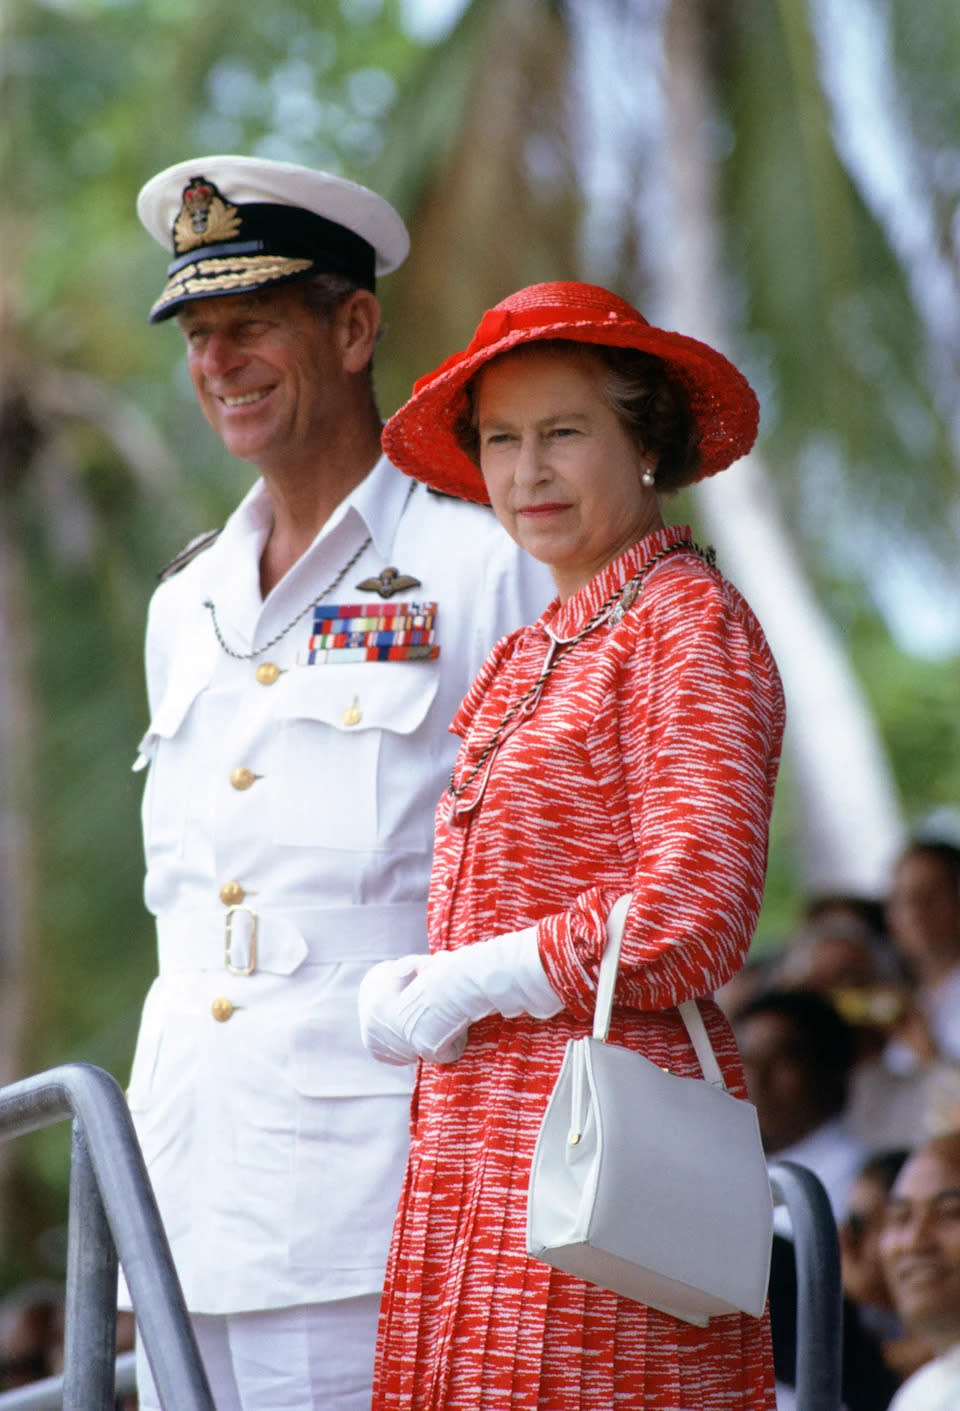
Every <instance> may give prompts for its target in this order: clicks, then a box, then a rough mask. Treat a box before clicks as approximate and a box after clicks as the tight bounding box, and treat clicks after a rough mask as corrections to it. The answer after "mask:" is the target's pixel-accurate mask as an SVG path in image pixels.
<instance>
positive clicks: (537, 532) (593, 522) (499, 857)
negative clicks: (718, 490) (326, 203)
mask: <svg viewBox="0 0 960 1411" xmlns="http://www.w3.org/2000/svg"><path fill="white" fill-rule="evenodd" d="M756 425H757V407H756V400H755V398H754V396H753V393H752V391H751V390H750V388H749V386H748V384H747V383H746V382H745V380H744V379H743V378H742V377H741V375H740V374H739V373H738V372H737V370H736V369H735V368H734V367H732V366H731V364H730V363H729V362H727V360H726V359H725V358H723V357H721V356H720V354H718V353H716V352H714V351H713V350H712V349H711V348H708V347H706V346H705V345H703V344H700V343H697V342H695V341H694V340H693V339H690V338H684V337H681V336H680V335H677V334H672V333H664V332H663V331H661V330H659V329H656V328H652V327H650V326H649V325H648V324H647V323H646V322H645V321H644V320H643V319H642V318H641V316H640V315H639V314H638V313H637V312H636V310H635V309H633V308H631V306H630V305H629V304H626V303H624V302H623V301H622V300H621V299H618V298H616V297H615V296H614V295H612V294H609V293H607V291H606V290H603V289H598V288H596V287H594V286H590V285H583V284H544V285H536V286H533V287H532V288H530V289H525V290H522V291H521V292H520V293H518V294H514V295H512V296H511V297H510V298H508V299H506V300H504V301H503V303H502V304H500V305H498V306H497V307H496V308H495V309H493V310H491V311H489V312H488V313H487V314H486V315H485V316H484V318H483V320H482V322H481V323H480V326H479V328H478V330H477V332H476V334H475V336H474V339H473V341H472V343H471V344H470V346H469V347H468V348H467V350H466V351H465V352H463V353H458V354H456V355H455V356H454V357H452V358H450V359H448V361H447V362H446V363H444V364H443V365H442V366H441V367H440V368H439V369H438V370H437V371H436V372H434V373H432V374H430V375H429V376H427V377H425V378H423V379H421V381H420V382H419V383H417V385H416V387H415V389H414V395H413V397H412V398H411V400H410V401H409V402H408V403H407V405H406V406H405V407H403V408H402V409H401V411H400V412H398V413H397V414H396V416H394V417H393V418H392V419H391V421H390V422H389V423H388V425H387V428H386V432H385V441H384V444H385V449H386V451H387V454H388V455H389V456H390V458H391V460H393V461H394V462H395V464H397V465H399V466H400V467H401V468H402V469H403V470H405V471H406V472H407V473H408V474H410V475H413V476H415V477H417V478H418V479H422V480H424V481H425V482H426V483H427V484H428V485H429V486H431V487H432V488H434V489H436V490H440V491H442V492H446V493H452V494H457V495H460V496H464V497H467V498H469V499H474V500H480V501H484V500H487V499H489V500H490V502H491V503H492V505H493V508H494V510H495V511H496V514H497V516H498V518H499V519H500V520H501V522H502V523H503V525H504V526H505V528H506V529H507V530H508V532H509V533H510V534H511V535H512V536H513V538H514V539H516V541H517V542H518V543H519V544H521V545H522V546H523V547H524V548H526V549H528V550H529V552H530V553H531V554H533V555H534V556H535V557H536V558H538V559H540V560H541V561H542V562H544V563H546V564H548V565H549V566H550V569H551V571H552V573H553V577H554V580H555V583H556V586H557V593H558V596H557V598H556V599H555V600H554V601H553V602H552V603H551V604H550V605H549V607H548V608H547V609H546V611H545V612H544V614H543V616H542V617H541V618H540V620H539V621H538V622H537V623H536V624H535V625H534V626H533V627H529V628H525V629H523V630H521V631H519V632H515V633H513V634H512V635H510V636H508V637H505V638H503V639H502V640H501V641H500V642H499V643H498V644H497V645H496V647H495V648H494V650H493V652H492V653H491V654H490V657H489V658H488V660H487V662H486V664H485V666H484V667H483V668H482V670H481V672H480V675H479V676H478V678H477V680H476V682H475V683H474V685H473V687H472V688H471V690H470V692H469V693H468V695H467V697H466V699H465V700H464V702H463V704H462V706H461V708H460V710H459V711H458V713H457V715H456V717H455V719H454V722H453V726H452V729H453V730H454V731H455V732H456V733H457V734H459V735H460V736H461V737H462V739H463V745H462V748H461V750H460V754H459V756H458V759H457V763H456V767H455V769H454V771H453V774H452V777H451V782H450V788H449V790H448V791H447V794H446V795H445V797H444V798H443V799H442V800H441V802H440V805H439V807H438V811H437V820H436V851H435V860H434V868H433V876H432V883H431V891H430V908H429V922H428V925H429V938H430V950H431V954H430V956H429V957H422V956H412V957H410V958H409V959H408V960H406V961H394V962H389V963H387V964H386V965H382V966H377V967H375V968H374V970H373V971H371V972H370V974H369V975H368V977H367V979H366V980H365V982H364V986H363V990H362V993H361V1024H362V1028H363V1031H364V1037H365V1040H366V1042H367V1045H368V1047H369V1048H370V1049H371V1051H372V1052H373V1053H374V1054H375V1055H376V1056H377V1057H379V1058H381V1059H383V1060H385V1061H387V1062H395V1063H403V1062H411V1061H414V1060H415V1059H416V1058H418V1057H419V1058H423V1059H425V1060H427V1061H426V1062H424V1063H422V1064H421V1068H420V1074H419V1079H418V1086H417V1089H416V1092H415V1095H414V1100H413V1109H412V1147H411V1154H410V1160H409V1164H408V1168H407V1173H406V1179H405V1184H404V1190H403V1194H402V1198H401V1202H400V1208H399V1214H398V1218H397V1224H396V1227H395V1231H394V1240H393V1246H392V1251H391V1257H390V1264H389V1269H388V1276H387V1288H386V1293H385V1296H384V1303H383V1311H382V1315H381V1326H380V1344H379V1358H378V1373H377V1379H376V1388H375V1395H374V1407H375V1408H376V1411H400V1408H403V1411H410V1408H416V1411H426V1408H431V1411H440V1408H444V1409H445V1411H450V1408H456V1411H471V1409H472V1408H490V1411H493V1409H494V1408H496V1411H503V1409H504V1408H507V1407H510V1408H517V1411H520V1408H523V1409H524V1411H526V1408H535V1407H539V1408H549V1411H586V1409H587V1408H601V1407H602V1408H608V1407H611V1406H613V1405H614V1404H615V1403H616V1405H618V1406H621V1405H622V1406H624V1407H664V1408H666V1407H670V1408H684V1411H692V1409H693V1408H697V1411H701V1409H702V1408H705V1409H706V1411H734V1408H737V1411H741V1409H742V1411H746V1409H747V1408H749V1411H755V1408H763V1409H764V1411H767V1408H772V1407H773V1405H774V1399H773V1395H774V1394H773V1373H772V1365H771V1361H770V1353H769V1334H768V1329H767V1326H766V1321H765V1320H755V1319H751V1318H748V1317H740V1316H732V1317H724V1318H719V1319H715V1320H713V1321H712V1322H711V1323H710V1325H709V1327H708V1328H706V1329H698V1328H695V1327H693V1326H691V1325H689V1324H687V1323H683V1322H679V1321H677V1320H676V1319H674V1318H671V1317H669V1316H667V1315H665V1314H662V1313H659V1312H656V1311H654V1310H652V1309H648V1308H646V1307H644V1306H643V1305H641V1304H638V1303H633V1302H630V1301H629V1300H626V1299H622V1298H619V1297H617V1296H616V1295H615V1294H613V1293H610V1292H608V1291H606V1290H604V1289H600V1288H598V1287H595V1286H593V1285H591V1284H587V1283H584V1282H583V1281H581V1280H579V1279H576V1278H573V1277H571V1276H569V1275H567V1274H564V1273H561V1272H559V1271H557V1270H556V1269H553V1268H551V1267H549V1266H548V1265H546V1264H544V1263H540V1262H538V1261H536V1260H533V1259H530V1258H528V1257H527V1255H526V1253H525V1247H524V1230H525V1216H526V1190H527V1177H528V1173H529V1169H530V1159H531V1155H532V1151H533V1145H534V1141H535V1138H536V1134H537V1130H538V1127H539V1124H540V1121H541V1118H542V1116H543V1112H544V1108H545V1106H546V1102H547V1098H548V1096H549V1094H550V1091H551V1089H552V1087H553V1084H554V1081H555V1079H556V1077H557V1073H558V1070H559V1066H560V1062H561V1059H562V1056H563V1052H564V1048H565V1045H566V1043H567V1040H568V1039H569V1038H571V1037H573V1036H581V1035H583V1034H584V1033H585V1032H588V1031H589V1027H590V1024H591V1020H592V1015H593V1008H594V998H595V991H596V980H597V972H598V966H599V961H600V957H601V954H602V951H603V946H604V943H605V940H606V930H605V924H606V918H607V914H608V913H609V911H610V909H611V907H612V906H613V904H614V902H615V901H616V899H617V898H618V897H620V896H621V895H622V894H623V893H624V892H628V891H629V892H632V894H633V900H632V903H631V906H630V910H629V912H628V916H627V921H626V927H625V931H624V944H623V953H622V959H621V962H620V979H619V982H618V988H617V1006H616V1007H615V1009H614V1017H613V1024H612V1027H611V1038H612V1039H613V1041H614V1042H616V1043H620V1044H626V1045H628V1046H632V1047H635V1048H637V1049H638V1050H640V1051H641V1052H642V1053H644V1054H646V1055H647V1056H648V1057H649V1058H651V1059H652V1060H654V1061H655V1062H657V1063H659V1064H662V1065H663V1066H669V1067H671V1068H673V1069H675V1070H676V1071H678V1072H680V1073H684V1074H692V1075H698V1076H699V1068H698V1066H697V1061H696V1058H695V1056H694V1054H693V1050H692V1048H691V1045H690V1043H689V1040H688V1038H687V1035H686V1031H685V1029H684V1027H683V1023H682V1021H681V1019H680V1017H679V1015H678V1014H677V1012H676V1010H675V1009H674V1008H673V1006H675V1005H676V1004H677V1003H678V1002H679V1001H681V1000H684V999H689V998H692V997H695V996H696V997H699V996H705V995H709V994H710V993H711V992H712V991H713V990H714V989H715V988H716V987H717V986H719V985H722V984H723V983H724V982H725V981H726V980H728V979H729V978H730V977H731V975H733V973H734V972H735V971H736V970H737V969H738V967H739V966H740V964H741V963H742V961H743V958H744V955H745V954H746V951H747V947H748V945H749V942H750V937H751V933H752V931H753V927H754V924H755V922H756V918H757V912H758V909H759V906H760V900H761V895H762V890H763V877H764V869H765V864H766V846H767V827H768V820H769V813H770V807H771V802H772V797H773V785H774V777H775V774H776V768H777V761H778V754H779V748H780V737H781V732H782V725H783V700H782V693H781V688H780V683H779V678H778V676H777V671H776V667H775V665H774V662H773V659H772V657H771V655H770V652H769V649H768V647H767V645H766V642H765V641H764V638H763V635H762V633H761V631H760V629H759V627H758V625H757V623H756V621H755V620H754V618H753V616H752V614H751V612H750V610H749V608H748V607H747V606H746V604H745V603H744V602H743V600H742V599H741V598H740V597H739V595H738V594H737V592H736V591H735V589H733V588H732V587H731V586H730V585H729V584H727V583H726V582H725V581H724V580H723V579H722V578H721V577H720V575H719V574H718V573H717V572H716V570H715V569H714V568H713V567H712V566H711V564H710V562H709V561H708V560H707V559H706V558H705V556H704V555H702V554H701V553H700V551H699V550H698V549H696V547H695V546H694V545H693V543H692V541H691V539H690V535H689V532H688V531H687V530H686V529H682V528H674V529H668V528H665V527H664V524H663V521H662V519H661V515H660V503H659V495H660V493H663V492H667V491H669V490H673V489H676V488H678V487H679V486H681V485H684V484H688V483H689V482H691V481H693V480H695V479H697V478H699V477H700V476H702V475H709V474H712V473H713V472H715V471H718V470H721V469H723V467H724V466H726V465H728V464H730V462H731V461H733V460H735V459H736V458H737V457H738V456H741V455H743V454H745V452H746V451H747V450H749V448H750V445H751V444H752V442H753V439H754V436H755V434H756ZM702 1009H703V1013H704V1017H705V1020H706V1023H707V1028H708V1031H709V1033H710V1037H711V1040H712V1042H713V1046H714V1049H715V1050H716V1052H717V1056H718V1059H719V1061H720V1064H721V1066H722V1068H723V1070H724V1075H725V1078H726V1081H727V1083H728V1085H729V1086H730V1088H731V1090H733V1091H735V1092H737V1093H738V1094H740V1095H743V1093H744V1086H743V1075H742V1070H741V1067H740V1063H739V1059H738V1057H737V1052H736V1047H735V1044H734V1041H733V1038H732V1035H731V1032H730V1029H729V1026H728V1025H727V1023H726V1021H725V1020H724V1019H723V1017H722V1015H721V1014H720V1011H719V1010H718V1009H717V1008H716V1006H715V1005H714V1004H713V1003H712V1001H704V1003H703V1005H702ZM655 1139H656V1137H655V1134H654V1133H651V1140H655ZM704 1169H705V1171H706V1170H708V1169H709V1152H704ZM640 1198H642V1193H640V1192H638V1199H640Z"/></svg>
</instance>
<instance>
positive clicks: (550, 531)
mask: <svg viewBox="0 0 960 1411" xmlns="http://www.w3.org/2000/svg"><path fill="white" fill-rule="evenodd" d="M602 377H603V368H602V364H600V363H599V362H598V361H596V360H595V359H594V358H593V357H591V356H590V354H589V353H585V352H583V351H581V350H580V349H572V350H571V351H570V352H567V351H566V350H563V351H549V352H548V351H546V350H545V351H543V352H540V351H539V350H536V349H531V350H530V351H527V350H526V349H525V350H524V352H523V353H522V355H521V354H518V355H510V354H507V355H505V356H504V357H502V358H498V359H496V360H495V361H493V362H491V363H490V364H489V365H488V366H487V367H486V368H484V370H483V371H482V372H481V373H480V375H479V377H478V382H477V388H476V399H475V404H476V409H477V429H478V432H479V446H480V469H481V472H482V474H483V478H484V481H485V482H486V486H487V492H488V494H489V496H490V502H491V504H492V505H493V508H494V511H495V512H496V515H497V518H498V519H499V520H500V523H501V524H502V525H503V527H504V528H505V529H506V530H507V533H508V534H510V536H511V537H512V538H513V539H515V540H516V542H517V543H518V544H519V545H520V547H521V548H523V549H526V550H527V552H528V553H529V554H532V555H533V557H534V558H536V559H539V560H540V562H541V563H545V564H548V565H549V567H550V569H551V572H552V574H553V580H554V582H555V583H556V585H557V591H558V593H559V594H560V597H561V598H562V599H563V600H566V599H567V598H569V597H570V596H571V594H573V593H575V592H576V591H577V590H578V589H579V588H582V587H583V586H584V584H586V583H588V582H589V581H590V579H591V578H593V577H594V575H595V574H597V573H598V572H599V571H600V569H602V568H604V567H605V566H606V564H608V563H610V562H611V561H612V560H613V559H615V558H616V557H617V556H618V555H619V554H622V553H623V552H624V550H626V549H628V548H629V547H630V546H631V544H635V543H636V542H637V540H638V539H642V538H643V536H644V535H645V534H649V533H650V532H651V531H652V530H654V529H658V528H660V527H661V525H662V523H663V521H662V520H661V518H660V505H659V501H658V499H657V495H656V492H655V490H653V489H652V488H648V487H647V486H645V485H642V484H641V482H640V476H641V474H642V472H643V470H644V468H645V466H646V465H648V464H649V465H650V466H651V468H654V466H653V461H652V458H650V457H645V456H644V454H643V453H642V452H641V451H640V450H639V448H638V447H637V445H636V444H635V442H634V440H633V438H632V437H631V436H630V434H629V433H628V432H627V430H626V428H625V427H624V426H623V424H622V423H621V421H620V419H619V417H618V416H617V414H616V412H614V411H613V410H612V409H611V408H610V407H609V406H608V405H607V403H606V402H605V400H604V398H603V395H602V393H601V389H600V384H601V379H602Z"/></svg>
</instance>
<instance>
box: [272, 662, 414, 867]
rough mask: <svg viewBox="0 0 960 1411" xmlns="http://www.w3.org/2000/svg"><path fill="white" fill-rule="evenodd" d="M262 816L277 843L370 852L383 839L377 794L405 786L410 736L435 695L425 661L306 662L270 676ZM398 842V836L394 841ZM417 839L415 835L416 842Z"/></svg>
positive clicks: (385, 839) (410, 783) (382, 795)
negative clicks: (271, 728) (274, 692)
mask: <svg viewBox="0 0 960 1411" xmlns="http://www.w3.org/2000/svg"><path fill="white" fill-rule="evenodd" d="M277 686H278V687H282V690H281V691H280V692H278V696H279V699H278V700H277V713H278V728H277V733H276V737H275V741H274V750H273V755H274V758H273V761H272V767H271V783H272V784H274V785H275V786H276V787H273V788H271V790H270V797H271V806H270V819H271V826H272V831H273V836H274V839H275V840H276V842H278V843H285V844H292V845H295V846H302V847H323V848H332V849H339V850H342V851H351V852H353V851H357V852H369V851H371V850H373V849H375V848H376V847H383V846H386V845H387V844H388V843H396V842H398V840H395V839H389V838H388V837H386V836H385V819H386V816H387V812H388V810H386V809H385V808H384V802H385V791H387V790H394V789H404V788H405V787H409V788H411V789H413V788H414V786H415V780H414V778H412V777H411V778H410V779H407V780H405V778H404V768H403V764H402V756H403V754H404V751H403V750H402V749H399V750H398V749H397V748H396V747H397V746H398V745H401V746H402V745H404V744H407V745H408V748H409V750H410V759H411V766H410V767H411V768H413V769H415V763H414V760H415V758H416V757H418V755H419V751H418V750H417V749H416V747H415V746H412V745H410V744H409V741H410V737H412V736H413V735H414V733H415V732H416V731H417V730H418V728H419V727H420V726H421V725H423V723H424V721H425V719H426V716H427V712H428V711H429V709H430V706H431V704H432V703H433V700H434V697H435V696H436V693H437V674H436V667H435V664H434V663H432V662H422V663H421V662H383V663H379V662H367V663H356V664H348V665H344V666H307V667H301V668H299V669H297V670H294V671H291V672H289V673H286V674H285V675H284V676H283V677H281V679H280V681H278V682H277ZM399 841H400V843H401V845H402V840H399ZM417 845H418V846H419V845H420V840H419V839H417Z"/></svg>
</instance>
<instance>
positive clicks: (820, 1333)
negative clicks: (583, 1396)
mask: <svg viewBox="0 0 960 1411" xmlns="http://www.w3.org/2000/svg"><path fill="white" fill-rule="evenodd" d="M769 1172H770V1186H771V1189H772V1190H773V1199H774V1204H776V1205H785V1206H786V1208H787V1211H788V1213H789V1215H790V1224H791V1225H792V1227H793V1243H794V1251H795V1255H796V1264H797V1379H796V1402H797V1411H839V1408H840V1406H841V1390H840V1387H841V1376H842V1368H843V1295H842V1292H841V1284H840V1246H839V1243H838V1240H837V1225H836V1221H835V1219H834V1216H833V1211H832V1209H831V1207H830V1201H829V1199H828V1197H827V1193H826V1191H825V1190H824V1188H823V1184H822V1182H821V1181H820V1180H819V1179H818V1177H817V1176H815V1175H814V1173H813V1172H812V1171H810V1170H808V1168H807V1167H806V1166H800V1165H799V1164H798V1163H797V1162H795V1161H773V1162H771V1163H770V1166H769ZM0 1406H2V1402H0Z"/></svg>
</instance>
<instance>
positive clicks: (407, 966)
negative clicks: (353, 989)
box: [357, 955, 459, 1067]
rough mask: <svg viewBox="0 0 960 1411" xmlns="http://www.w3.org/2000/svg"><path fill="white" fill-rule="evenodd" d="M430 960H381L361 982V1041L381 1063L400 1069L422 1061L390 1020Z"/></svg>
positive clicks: (419, 957)
mask: <svg viewBox="0 0 960 1411" xmlns="http://www.w3.org/2000/svg"><path fill="white" fill-rule="evenodd" d="M428 958H429V957H428V956H426V955H404V956H401V957H400V959H399V960H382V961H380V963H379V965H374V966H373V967H372V968H371V969H370V970H368V971H367V973H366V975H364V977H363V979H362V980H361V981H360V989H359V991H358V993H357V1009H358V1010H359V1013H360V1037H361V1038H362V1039H363V1044H364V1047H365V1048H366V1050H367V1052H368V1053H369V1054H370V1055H371V1056H372V1057H373V1058H376V1059H377V1060H378V1061H379V1062H380V1063H393V1064H396V1065H397V1066H398V1067H399V1066H401V1065H403V1064H405V1063H416V1061H417V1059H418V1057H419V1054H418V1053H417V1051H416V1049H415V1048H413V1047H412V1045H411V1044H409V1043H408V1042H407V1040H406V1039H405V1038H403V1036H402V1035H401V1033H400V1031H399V1029H397V1028H396V1026H395V1025H394V1024H393V1023H392V1022H391V1019H390V1017H391V1016H392V1013H393V1009H394V1006H395V1002H396V999H397V997H398V996H399V994H400V993H401V991H402V990H404V989H406V987H407V985H409V984H410V982H411V980H413V979H414V978H415V977H416V974H417V970H418V969H419V967H420V966H421V965H423V964H425V962H426V961H427V960H428ZM458 1057H459V1055H458Z"/></svg>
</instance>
